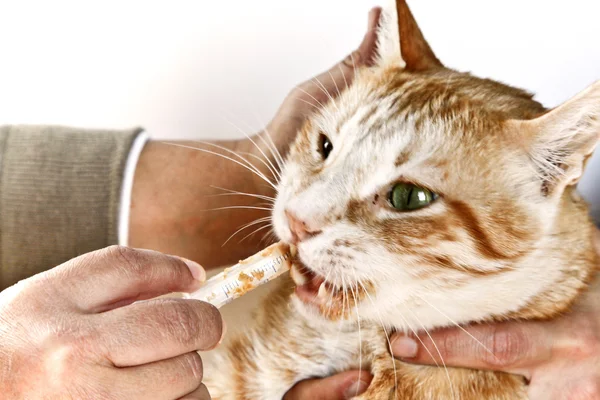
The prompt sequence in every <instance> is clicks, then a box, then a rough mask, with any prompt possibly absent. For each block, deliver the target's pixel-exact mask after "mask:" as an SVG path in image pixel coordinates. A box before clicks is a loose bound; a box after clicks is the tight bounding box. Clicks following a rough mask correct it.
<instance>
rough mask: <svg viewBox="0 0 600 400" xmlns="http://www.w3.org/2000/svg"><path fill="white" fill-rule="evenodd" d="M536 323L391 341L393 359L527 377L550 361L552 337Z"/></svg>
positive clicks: (397, 337) (400, 337)
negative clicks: (536, 368) (536, 367)
mask: <svg viewBox="0 0 600 400" xmlns="http://www.w3.org/2000/svg"><path fill="white" fill-rule="evenodd" d="M543 327H544V326H543V325H542V324H541V323H537V322H519V323H517V322H506V323H500V324H492V325H474V326H471V327H468V328H465V329H464V330H462V329H458V328H451V329H450V328H449V329H442V330H438V331H434V332H431V334H422V333H420V334H419V335H418V336H417V337H416V338H415V337H410V336H405V335H402V334H400V333H397V334H395V336H394V337H393V338H392V342H391V347H392V353H393V355H394V356H395V357H397V358H400V359H401V360H402V361H405V362H409V363H416V364H430V365H431V364H436V365H442V364H445V365H446V366H453V367H465V368H473V369H484V370H494V371H504V372H509V373H517V374H520V375H524V376H526V377H528V378H529V377H530V370H531V367H533V366H535V365H539V364H540V363H542V362H544V361H547V360H549V359H550V356H551V353H552V343H553V341H552V338H551V336H550V332H549V331H548V330H545V329H543Z"/></svg>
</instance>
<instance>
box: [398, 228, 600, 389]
mask: <svg viewBox="0 0 600 400" xmlns="http://www.w3.org/2000/svg"><path fill="white" fill-rule="evenodd" d="M596 248H597V250H598V252H599V253H600V231H597V232H596ZM466 330H467V331H468V332H469V333H470V334H471V335H473V337H474V338H471V337H470V336H469V335H467V334H466V333H465V332H463V331H462V330H460V329H457V328H453V329H445V330H440V331H437V332H431V337H429V336H428V335H427V334H422V335H420V336H419V338H418V339H417V340H414V339H413V338H409V337H405V336H400V335H398V336H396V337H395V338H394V339H393V341H392V350H393V352H394V354H395V356H396V357H398V358H400V359H402V360H403V361H406V362H410V363H419V364H435V363H436V362H437V363H439V362H440V361H441V359H435V360H434V359H433V358H432V357H431V356H430V355H429V354H433V355H434V356H436V358H437V356H438V349H439V353H440V354H441V358H443V360H444V362H445V363H446V365H447V366H455V367H466V368H474V369H487V370H496V371H505V372H509V373H514V374H519V375H523V376H525V377H526V378H527V380H528V381H529V382H530V384H529V391H528V394H529V398H530V399H531V400H553V399H557V400H558V399H567V398H568V399H570V400H580V399H581V400H583V399H599V398H600V282H598V278H597V279H596V281H595V282H594V284H593V285H592V286H591V287H590V289H589V292H588V293H587V294H586V295H585V296H584V298H583V299H582V301H580V302H579V303H577V304H576V305H575V306H574V307H573V311H572V312H571V313H570V314H568V315H565V316H564V317H562V318H559V319H556V320H552V321H549V322H521V323H517V322H508V323H500V324H496V325H480V326H473V327H468V328H466ZM475 339H476V340H475ZM434 342H435V344H436V345H437V349H436V347H435V346H434V344H433V343H434ZM478 342H479V343H478Z"/></svg>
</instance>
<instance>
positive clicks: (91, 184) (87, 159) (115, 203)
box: [0, 126, 141, 290]
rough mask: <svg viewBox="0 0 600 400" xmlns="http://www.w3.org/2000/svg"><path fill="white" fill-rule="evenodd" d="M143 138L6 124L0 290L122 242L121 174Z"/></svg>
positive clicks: (2, 133)
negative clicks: (72, 259)
mask: <svg viewBox="0 0 600 400" xmlns="http://www.w3.org/2000/svg"><path fill="white" fill-rule="evenodd" d="M140 133H141V130H140V129H132V130H128V131H108V130H83V129H75V128H67V127H60V126H0V290H1V289H3V288H6V287H8V286H10V285H12V284H14V283H16V282H17V281H19V280H21V279H24V278H27V277H29V276H31V275H34V274H36V273H39V272H41V271H44V270H46V269H49V268H52V267H54V266H56V265H59V264H61V263H63V262H65V261H67V260H69V259H71V258H73V257H76V256H78V255H80V254H83V253H86V252H89V251H92V250H96V249H100V248H102V247H106V246H108V245H110V244H115V243H117V230H118V226H117V225H118V215H119V200H120V192H121V185H122V183H123V171H124V168H125V163H126V161H127V157H128V154H129V151H130V149H131V146H132V144H133V141H134V140H135V138H136V137H137V135H138V134H140Z"/></svg>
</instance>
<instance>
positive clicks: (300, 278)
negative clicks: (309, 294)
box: [290, 264, 308, 286]
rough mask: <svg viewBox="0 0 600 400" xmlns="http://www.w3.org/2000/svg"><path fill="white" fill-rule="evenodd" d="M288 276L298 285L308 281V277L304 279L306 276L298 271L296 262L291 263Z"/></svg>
mask: <svg viewBox="0 0 600 400" xmlns="http://www.w3.org/2000/svg"><path fill="white" fill-rule="evenodd" d="M290 276H291V277H292V280H293V281H294V283H296V285H298V286H302V285H304V284H306V283H308V279H306V277H305V276H304V275H303V274H302V273H301V272H300V271H298V265H296V264H292V269H290Z"/></svg>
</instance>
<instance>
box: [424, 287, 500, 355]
mask: <svg viewBox="0 0 600 400" xmlns="http://www.w3.org/2000/svg"><path fill="white" fill-rule="evenodd" d="M415 296H417V297H418V298H419V299H421V300H423V301H424V302H425V303H427V304H429V306H430V307H431V308H433V309H434V310H436V311H437V312H438V313H440V314H441V315H442V316H444V317H445V318H447V319H448V321H450V322H451V323H452V324H454V325H455V326H456V327H458V328H459V329H460V330H462V331H463V332H464V333H466V334H467V335H469V336H470V337H471V339H473V340H474V341H475V342H477V343H478V344H479V345H480V346H481V347H483V349H484V350H485V351H487V352H488V353H489V354H491V355H492V357H494V358H495V359H496V360H498V358H497V357H496V355H495V354H494V352H493V351H491V350H490V349H488V348H487V347H486V346H485V345H484V344H483V343H481V342H480V341H479V340H478V339H477V338H476V337H475V336H473V335H471V333H469V331H467V330H466V329H465V328H463V327H462V326H460V325H459V324H457V323H456V322H454V320H453V319H452V318H450V317H449V316H448V315H446V314H444V313H443V312H442V311H441V310H439V309H438V308H437V307H435V306H434V305H433V304H431V303H430V302H428V301H427V300H425V299H424V298H423V297H422V296H420V295H418V294H416V293H415ZM498 361H500V360H498Z"/></svg>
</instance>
